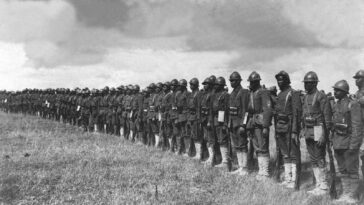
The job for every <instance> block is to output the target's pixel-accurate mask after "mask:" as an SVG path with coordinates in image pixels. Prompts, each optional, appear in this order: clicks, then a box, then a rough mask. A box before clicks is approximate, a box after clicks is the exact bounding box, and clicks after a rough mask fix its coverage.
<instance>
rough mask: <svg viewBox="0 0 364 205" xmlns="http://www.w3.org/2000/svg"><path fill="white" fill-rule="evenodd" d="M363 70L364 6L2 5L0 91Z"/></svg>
mask: <svg viewBox="0 0 364 205" xmlns="http://www.w3.org/2000/svg"><path fill="white" fill-rule="evenodd" d="M359 69H364V0H259V1H256V0H102V1H101V0H0V89H7V90H20V89H24V88H27V87H30V88H49V87H51V88H57V87H68V88H75V87H86V86H87V87H89V88H102V87H104V86H111V87H113V86H119V85H122V84H123V85H126V84H139V85H141V87H145V86H147V85H149V84H150V83H152V82H155V83H156V82H165V81H170V80H171V79H173V78H176V79H182V78H185V79H187V80H190V79H191V78H193V77H197V78H199V80H200V82H202V81H203V80H204V79H205V78H206V77H208V76H210V75H216V76H222V77H225V78H226V79H228V77H229V75H230V74H231V73H232V72H233V71H238V72H240V73H241V75H242V78H243V82H242V84H243V86H247V85H248V83H247V81H246V79H247V78H248V76H249V74H250V73H251V72H252V71H257V72H258V73H260V75H261V77H262V84H265V85H266V86H272V85H276V81H275V78H274V75H275V74H276V73H278V72H279V71H280V70H285V71H287V72H288V73H289V74H290V76H291V81H292V86H293V87H294V88H297V89H303V84H302V80H303V77H304V75H305V73H307V72H308V71H311V70H313V71H315V72H317V74H318V75H319V80H320V83H319V88H320V89H325V90H327V91H332V88H331V86H332V85H334V83H335V82H337V81H339V80H342V79H346V80H348V82H349V83H350V88H351V90H350V91H351V92H352V93H354V92H355V90H356V87H355V84H354V80H353V78H352V76H353V75H354V74H355V72H356V71H358V70H359Z"/></svg>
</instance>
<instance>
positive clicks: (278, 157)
mask: <svg viewBox="0 0 364 205" xmlns="http://www.w3.org/2000/svg"><path fill="white" fill-rule="evenodd" d="M273 120H274V139H275V140H276V162H275V165H276V166H275V171H274V179H275V180H276V181H277V182H279V181H280V169H281V164H282V162H281V149H280V148H279V146H278V139H277V132H276V128H277V120H276V117H274V119H273Z"/></svg>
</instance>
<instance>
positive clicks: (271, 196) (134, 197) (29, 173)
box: [0, 113, 331, 205]
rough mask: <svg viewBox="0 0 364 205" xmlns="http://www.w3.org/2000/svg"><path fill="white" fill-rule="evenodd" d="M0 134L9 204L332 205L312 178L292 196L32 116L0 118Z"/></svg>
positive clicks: (2, 196)
mask: <svg viewBox="0 0 364 205" xmlns="http://www.w3.org/2000/svg"><path fill="white" fill-rule="evenodd" d="M0 130H1V132H0V156H1V159H0V184H1V187H0V202H1V203H4V204H277V205H282V204H283V205H284V204H295V205H296V204H307V205H309V204H312V205H326V204H331V201H330V199H329V198H328V196H324V197H313V196H310V195H308V194H307V193H306V191H307V188H310V186H311V179H310V178H309V177H308V178H307V179H305V181H304V184H303V186H302V187H303V188H304V189H303V190H301V191H299V192H294V191H291V190H288V189H285V188H283V187H281V186H279V185H278V184H277V183H275V182H274V181H273V180H267V181H264V182H259V181H257V180H255V178H254V177H253V176H254V173H253V174H251V175H250V176H247V177H238V176H232V175H230V174H227V173H226V172H225V171H224V170H219V169H216V168H204V167H203V165H202V164H201V163H199V162H197V161H193V160H192V159H187V158H184V157H181V156H176V155H174V154H170V153H169V152H162V151H160V150H157V149H155V148H148V147H145V146H140V145H136V144H133V143H131V142H129V141H125V140H123V139H121V138H119V137H116V136H109V135H103V134H89V133H84V132H82V131H81V130H79V129H78V128H75V127H72V126H69V125H65V124H61V123H57V122H52V121H46V120H43V119H40V118H37V117H34V116H22V115H14V114H10V115H7V114H4V113H0Z"/></svg>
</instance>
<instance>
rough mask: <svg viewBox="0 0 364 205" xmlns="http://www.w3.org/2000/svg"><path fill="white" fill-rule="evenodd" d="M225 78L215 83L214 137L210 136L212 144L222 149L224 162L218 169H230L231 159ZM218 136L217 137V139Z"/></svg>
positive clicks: (213, 102)
mask: <svg viewBox="0 0 364 205" xmlns="http://www.w3.org/2000/svg"><path fill="white" fill-rule="evenodd" d="M225 86H226V81H225V78H223V77H218V78H217V79H216V82H215V94H214V95H213V97H212V100H211V102H212V107H211V118H210V125H211V127H212V132H213V133H214V134H213V135H211V136H210V143H212V144H216V146H217V147H219V149H220V153H221V158H222V161H221V163H220V164H218V165H216V167H219V168H223V167H226V168H227V169H229V168H230V163H231V159H230V156H229V137H230V136H229V130H228V122H229V94H228V93H227V92H226V91H225V89H224V87H225ZM215 136H216V137H215Z"/></svg>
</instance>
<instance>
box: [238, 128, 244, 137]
mask: <svg viewBox="0 0 364 205" xmlns="http://www.w3.org/2000/svg"><path fill="white" fill-rule="evenodd" d="M244 132H245V129H244V127H239V128H238V135H242V134H244Z"/></svg>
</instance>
